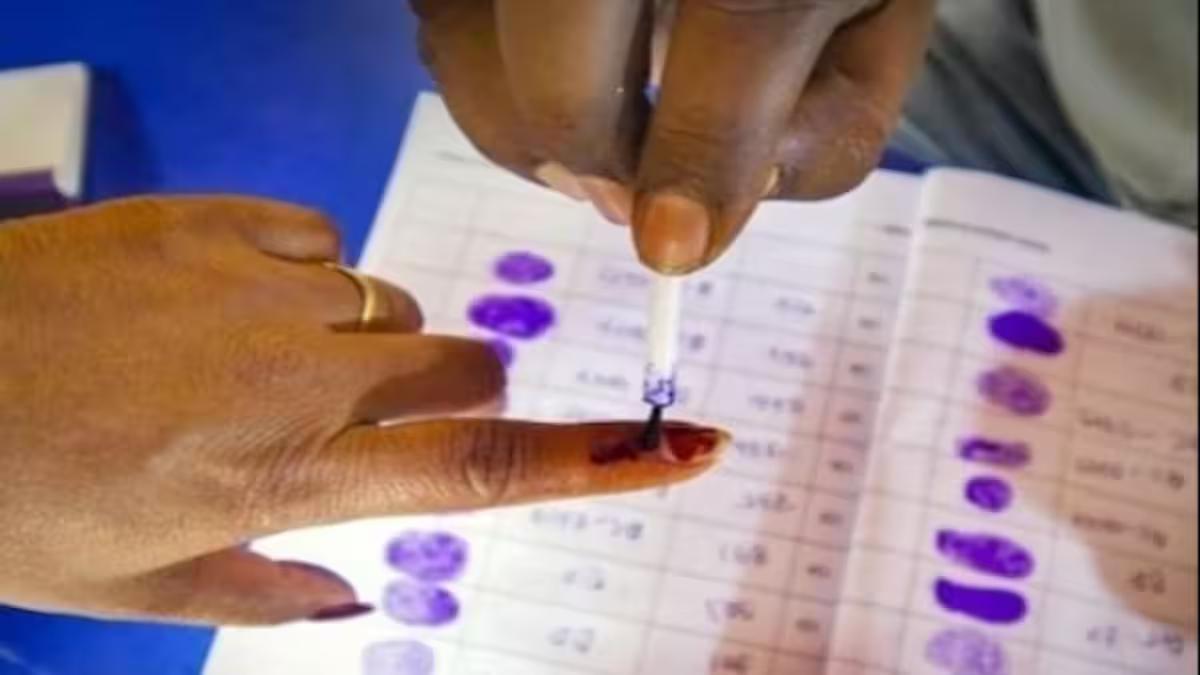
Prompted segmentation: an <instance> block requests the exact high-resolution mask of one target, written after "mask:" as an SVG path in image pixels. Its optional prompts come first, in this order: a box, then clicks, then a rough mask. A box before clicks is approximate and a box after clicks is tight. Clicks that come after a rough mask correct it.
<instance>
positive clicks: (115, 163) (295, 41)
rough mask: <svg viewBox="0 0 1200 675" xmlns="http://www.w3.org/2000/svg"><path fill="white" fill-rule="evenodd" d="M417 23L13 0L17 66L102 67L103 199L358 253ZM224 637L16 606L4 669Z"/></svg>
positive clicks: (134, 663) (163, 650) (289, 9)
mask: <svg viewBox="0 0 1200 675" xmlns="http://www.w3.org/2000/svg"><path fill="white" fill-rule="evenodd" d="M414 30H415V22H414V20H413V18H412V17H411V16H410V15H409V13H408V10H407V4H406V3H405V2H403V1H402V0H343V1H340V2H330V1H329V0H288V1H287V2H281V1H279V0H200V1H198V2H191V3H175V2H170V1H168V2H162V1H161V0H75V1H71V0H0V68H13V67H20V66H28V65H36V64H42V63H53V62H60V61H74V60H78V61H83V62H85V63H87V64H88V65H89V66H90V67H91V68H92V69H93V76H94V89H93V92H92V95H93V97H92V110H91V118H90V119H91V122H90V131H89V135H90V143H89V148H88V159H87V183H86V186H87V191H86V195H87V198H88V199H92V200H95V199H102V198H106V197H113V196H118V195H126V194H132V193H138V192H173V193H181V192H222V191H223V192H238V193H245V194H256V195H263V196H269V197H275V198H279V199H286V200H290V201H294V202H299V203H302V204H307V205H310V206H314V207H317V208H320V209H322V210H323V211H325V212H326V213H328V214H330V215H331V216H333V217H334V218H335V219H336V220H337V221H338V223H339V224H340V225H341V227H342V230H343V233H344V235H345V240H346V247H347V253H348V255H350V256H351V257H352V258H353V257H354V256H357V254H358V252H359V249H360V248H361V246H362V243H363V240H364V238H365V236H366V233H367V229H368V228H369V226H370V223H371V220H372V218H373V216H374V211H375V208H376V205H377V203H378V200H379V198H380V196H381V195H382V191H383V187H384V184H385V182H386V180H387V177H388V171H389V169H390V168H391V163H392V160H393V158H394V156H395V152H396V149H397V147H398V143H399V141H400V138H401V136H402V134H403V131H404V126H405V124H406V122H407V118H408V112H409V108H410V106H411V104H412V101H413V99H414V97H415V96H416V94H417V92H419V91H420V90H422V89H429V88H432V83H431V82H430V80H429V78H428V76H427V75H426V74H425V73H424V72H423V70H422V69H421V67H420V64H419V63H418V61H417V59H416V57H415V50H414V47H413V35H414ZM888 164H889V165H890V166H892V167H894V168H913V167H914V165H913V164H912V163H911V162H907V161H906V160H904V159H903V158H902V157H897V156H889V161H888ZM79 555H80V556H81V557H85V558H86V557H87V555H88V551H87V550H80V551H79ZM211 639H212V631H210V630H204V629H199V628H178V627H165V626H156V625H148V624H135V623H125V622H102V621H91V620H86V619H77V618H71V617H61V616H52V615H45V614H39V613H34V612H25V611H21V610H16V609H10V608H3V607H0V675H12V674H21V675H195V674H196V673H199V672H200V670H201V668H202V664H203V662H204V656H205V654H206V652H207V650H208V645H209V643H210V642H211Z"/></svg>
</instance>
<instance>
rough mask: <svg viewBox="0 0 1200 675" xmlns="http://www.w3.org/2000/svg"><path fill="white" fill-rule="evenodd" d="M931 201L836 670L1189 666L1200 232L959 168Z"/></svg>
mask: <svg viewBox="0 0 1200 675" xmlns="http://www.w3.org/2000/svg"><path fill="white" fill-rule="evenodd" d="M921 212H922V215H921V220H922V222H923V228H922V229H921V230H920V231H919V232H918V234H917V240H918V242H917V246H916V248H915V250H914V255H913V260H912V262H911V266H910V269H909V276H908V284H909V285H908V287H907V288H906V291H905V299H904V303H903V305H902V308H901V310H900V318H899V319H898V322H897V327H896V342H895V345H894V347H893V352H892V360H891V362H890V364H889V370H888V376H887V380H886V381H887V383H888V384H887V389H886V393H885V397H884V404H883V407H882V408H881V410H880V412H879V424H878V426H877V429H876V436H877V437H876V444H875V447H874V448H873V451H872V462H871V466H870V467H869V478H868V482H867V488H866V496H865V497H864V501H863V504H862V508H861V510H860V517H859V522H858V524H857V525H856V532H855V549H854V555H853V556H852V560H851V565H850V568H849V570H848V572H847V578H846V586H845V595H846V601H845V603H844V604H843V606H842V608H841V611H840V613H839V625H838V629H837V630H836V634H837V639H836V644H835V645H834V655H835V657H836V660H837V667H833V668H831V672H835V673H841V672H853V673H901V672H902V673H953V674H955V675H1002V674H1011V675H1032V674H1034V673H1040V674H1045V675H1084V674H1087V675H1107V674H1112V673H1179V674H1182V673H1195V672H1196V499H1197V488H1196V476H1197V464H1196V349H1197V342H1196V320H1197V310H1196V306H1197V300H1196V272H1197V263H1196V261H1197V253H1196V239H1195V237H1194V235H1192V234H1190V233H1188V232H1185V231H1182V230H1178V229H1175V228H1171V227H1168V226H1165V225H1161V224H1157V223H1150V222H1149V221H1145V220H1143V219H1141V218H1139V217H1137V216H1135V215H1130V214H1125V213H1120V212H1118V211H1115V210H1111V209H1107V208H1104V207H1100V206H1096V205H1091V204H1087V203H1084V202H1082V201H1078V200H1075V199H1072V198H1068V197H1063V196H1059V195H1055V194H1052V193H1050V192H1047V191H1044V190H1041V189H1039V188H1035V187H1032V186H1027V185H1023V184H1019V183H1016V182H1012V181H1007V180H1003V179H998V178H990V177H986V176H983V175H980V174H971V173H966V172H935V173H934V174H932V176H931V177H930V178H928V179H927V182H926V188H925V191H924V193H923V199H922V208H921ZM1047 327H1049V329H1048V328H1047ZM1056 333H1057V335H1058V336H1059V337H1060V338H1061V342H1062V344H1061V350H1060V349H1058V348H1059V345H1058V344H1056V342H1055V334H1056ZM1001 338H1003V339H1001ZM989 373H990V374H989ZM1017 378H1022V379H1017ZM984 536H986V537H1002V538H1003V540H1000V539H990V540H989V539H984V538H982V537H984ZM939 579H941V580H942V581H941V582H940V585H939ZM976 589H985V590H988V591H1000V593H999V594H994V593H989V594H987V595H979V594H978V592H977V590H976Z"/></svg>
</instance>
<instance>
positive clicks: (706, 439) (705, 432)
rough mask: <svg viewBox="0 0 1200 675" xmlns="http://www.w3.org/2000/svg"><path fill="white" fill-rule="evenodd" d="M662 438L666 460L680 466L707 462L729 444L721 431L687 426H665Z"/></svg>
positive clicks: (727, 436) (727, 437)
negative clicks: (664, 441)
mask: <svg viewBox="0 0 1200 675" xmlns="http://www.w3.org/2000/svg"><path fill="white" fill-rule="evenodd" d="M663 437H664V438H665V439H666V443H665V444H664V450H665V451H666V452H667V453H668V455H669V457H668V459H670V460H672V461H675V462H679V463H681V464H691V463H694V462H699V461H704V460H707V459H709V457H710V456H712V455H714V454H716V453H717V451H718V450H720V449H721V448H724V447H725V445H726V444H728V442H729V434H727V433H725V432H723V431H719V430H717V429H707V428H704V427H693V426H688V425H674V424H672V425H667V426H666V427H664V428H663Z"/></svg>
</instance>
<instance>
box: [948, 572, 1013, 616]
mask: <svg viewBox="0 0 1200 675" xmlns="http://www.w3.org/2000/svg"><path fill="white" fill-rule="evenodd" d="M933 595H934V598H935V599H937V602H938V604H939V605H941V606H942V608H944V609H945V610H946V611H948V612H951V613H954V614H965V615H967V616H969V617H971V618H973V619H978V620H979V621H983V622H985V623H994V624H1010V623H1016V622H1018V621H1020V620H1021V619H1024V618H1025V614H1026V612H1028V611H1029V606H1028V605H1027V604H1026V602H1025V598H1024V596H1022V595H1021V594H1020V593H1014V592H1013V591H1009V590H1005V589H1002V588H978V587H975V586H967V585H964V584H959V583H955V582H953V581H950V580H949V579H944V578H939V579H938V580H937V581H935V582H934V584H933Z"/></svg>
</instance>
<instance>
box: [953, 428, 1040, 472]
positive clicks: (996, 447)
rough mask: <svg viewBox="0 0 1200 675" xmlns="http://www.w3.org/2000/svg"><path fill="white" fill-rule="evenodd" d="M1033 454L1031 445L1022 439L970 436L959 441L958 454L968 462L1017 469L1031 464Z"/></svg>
mask: <svg viewBox="0 0 1200 675" xmlns="http://www.w3.org/2000/svg"><path fill="white" fill-rule="evenodd" d="M1032 455H1033V452H1032V451H1031V450H1030V449H1029V445H1028V444H1027V443H1022V442H1020V441H997V440H993V439H990V438H983V437H982V436H969V437H967V438H964V439H962V440H960V441H959V442H958V456H959V457H962V458H963V459H965V460H967V461H968V462H978V463H980V464H989V465H991V466H999V467H1004V468H1008V469H1017V468H1020V467H1023V466H1025V465H1027V464H1029V461H1030V459H1031V458H1032Z"/></svg>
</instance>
